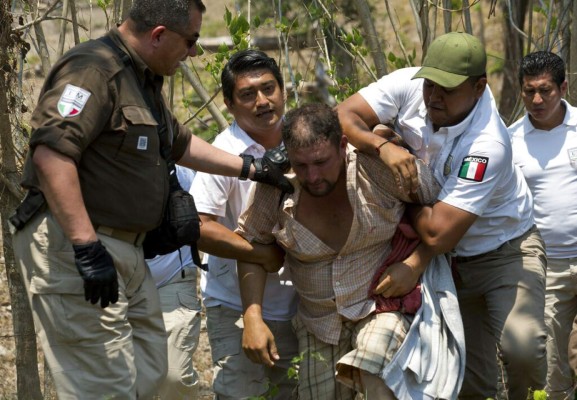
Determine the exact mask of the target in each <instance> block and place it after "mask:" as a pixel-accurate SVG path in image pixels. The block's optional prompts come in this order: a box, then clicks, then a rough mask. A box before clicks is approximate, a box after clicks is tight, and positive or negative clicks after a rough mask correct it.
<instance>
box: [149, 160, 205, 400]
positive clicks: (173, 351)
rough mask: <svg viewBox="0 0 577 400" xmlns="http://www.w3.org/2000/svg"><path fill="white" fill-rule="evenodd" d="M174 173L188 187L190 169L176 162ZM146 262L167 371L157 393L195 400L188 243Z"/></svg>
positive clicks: (195, 320) (193, 275) (194, 316)
mask: <svg viewBox="0 0 577 400" xmlns="http://www.w3.org/2000/svg"><path fill="white" fill-rule="evenodd" d="M176 175H177V176H178V181H179V183H180V186H182V188H183V189H185V190H188V189H189V188H190V186H191V185H192V180H193V179H194V171H193V170H191V169H189V168H185V167H181V166H180V165H177V166H176ZM146 263H147V264H148V267H149V268H150V272H151V274H152V278H153V279H154V283H155V284H156V287H157V288H158V296H159V297H160V308H161V310H162V318H163V320H164V327H165V329H166V334H167V349H168V351H167V355H168V374H167V375H166V378H165V379H164V381H163V382H162V383H161V385H160V388H159V390H158V394H159V396H160V398H161V399H165V400H169V399H170V400H178V399H182V400H184V399H197V398H198V387H199V384H198V373H197V372H196V370H195V369H194V366H193V363H192V358H193V356H194V351H195V350H196V348H197V346H198V339H199V337H200V308H201V303H200V298H199V297H198V295H197V288H196V283H197V270H196V266H195V265H194V263H193V261H192V254H191V249H190V246H183V247H181V248H180V249H179V250H177V251H175V252H172V253H169V254H165V255H161V256H156V257H154V258H151V259H147V260H146Z"/></svg>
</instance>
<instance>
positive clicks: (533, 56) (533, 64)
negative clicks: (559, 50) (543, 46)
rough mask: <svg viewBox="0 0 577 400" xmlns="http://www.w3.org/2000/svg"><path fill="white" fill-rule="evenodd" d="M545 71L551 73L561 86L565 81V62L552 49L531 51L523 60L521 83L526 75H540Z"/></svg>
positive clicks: (520, 75) (520, 74)
mask: <svg viewBox="0 0 577 400" xmlns="http://www.w3.org/2000/svg"><path fill="white" fill-rule="evenodd" d="M545 73H549V74H551V78H552V79H553V82H555V83H556V84H557V86H559V87H560V86H561V84H562V83H563V82H565V62H564V61H563V59H562V58H561V57H559V56H558V55H557V54H555V53H552V52H550V51H536V52H533V53H529V54H527V55H526V56H525V57H523V59H522V60H521V66H520V68H519V83H520V84H521V85H523V78H524V77H525V76H539V75H542V74H545Z"/></svg>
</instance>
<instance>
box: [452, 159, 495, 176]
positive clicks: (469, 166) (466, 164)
mask: <svg viewBox="0 0 577 400" xmlns="http://www.w3.org/2000/svg"><path fill="white" fill-rule="evenodd" d="M488 164H489V157H480V156H467V157H465V158H463V163H462V164H461V168H459V178H463V179H467V180H469V181H475V182H482V181H483V177H484V176H485V171H486V170H487V165H488Z"/></svg>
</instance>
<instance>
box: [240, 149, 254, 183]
mask: <svg viewBox="0 0 577 400" xmlns="http://www.w3.org/2000/svg"><path fill="white" fill-rule="evenodd" d="M240 157H241V158H242V169H241V170H240V175H239V177H238V179H240V180H241V181H246V180H247V179H248V174H249V173H250V165H251V164H252V162H253V161H254V157H253V156H251V155H250V154H240Z"/></svg>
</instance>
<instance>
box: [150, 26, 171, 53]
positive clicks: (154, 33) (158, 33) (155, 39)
mask: <svg viewBox="0 0 577 400" xmlns="http://www.w3.org/2000/svg"><path fill="white" fill-rule="evenodd" d="M166 31H167V28H166V26H163V25H158V26H155V27H154V28H152V29H151V30H150V32H149V35H150V36H149V38H150V43H151V44H152V46H153V47H155V48H156V47H159V46H160V44H161V43H162V39H163V38H164V37H165V33H166Z"/></svg>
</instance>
